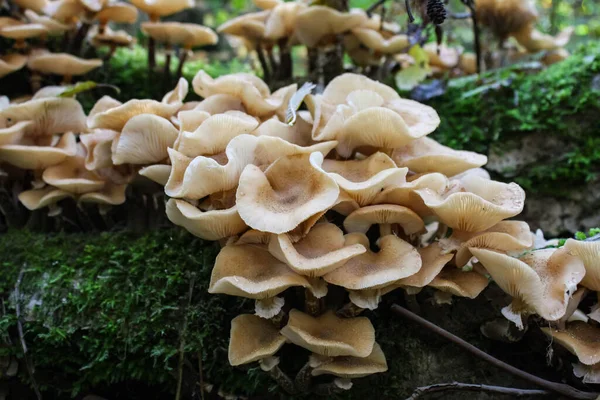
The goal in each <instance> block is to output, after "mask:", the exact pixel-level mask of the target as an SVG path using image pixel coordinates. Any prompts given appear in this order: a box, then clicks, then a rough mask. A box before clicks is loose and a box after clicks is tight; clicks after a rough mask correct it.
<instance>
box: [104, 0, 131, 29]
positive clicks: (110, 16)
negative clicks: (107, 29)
mask: <svg viewBox="0 0 600 400" xmlns="http://www.w3.org/2000/svg"><path fill="white" fill-rule="evenodd" d="M94 19H96V20H98V21H100V23H103V24H106V23H107V22H109V21H112V22H115V23H117V24H133V23H135V22H136V21H137V19H138V10H137V8H135V7H134V6H132V5H131V4H128V3H123V2H116V3H112V4H109V5H107V6H106V7H104V8H102V10H100V11H99V12H97V13H96V14H95V15H94Z"/></svg>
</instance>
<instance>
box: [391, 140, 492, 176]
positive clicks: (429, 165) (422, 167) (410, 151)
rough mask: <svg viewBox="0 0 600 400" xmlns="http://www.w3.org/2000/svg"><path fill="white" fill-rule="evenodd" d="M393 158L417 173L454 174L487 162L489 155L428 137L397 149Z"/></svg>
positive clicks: (398, 163) (397, 162)
mask: <svg viewBox="0 0 600 400" xmlns="http://www.w3.org/2000/svg"><path fill="white" fill-rule="evenodd" d="M392 158H393V159H394V161H395V162H396V164H397V165H401V166H403V167H408V168H409V169H410V170H411V171H413V172H416V173H429V172H439V173H442V174H444V175H446V176H454V175H457V174H460V173H463V172H465V171H467V170H470V169H473V168H478V167H482V166H484V165H485V164H487V157H486V156H484V155H482V154H478V153H473V152H471V151H459V150H454V149H451V148H450V147H446V146H443V145H441V144H439V143H438V142H436V141H435V140H433V139H429V138H427V137H424V138H421V139H417V140H415V141H413V142H411V143H409V144H408V145H406V146H404V147H402V148H399V149H395V150H394V153H393V154H392Z"/></svg>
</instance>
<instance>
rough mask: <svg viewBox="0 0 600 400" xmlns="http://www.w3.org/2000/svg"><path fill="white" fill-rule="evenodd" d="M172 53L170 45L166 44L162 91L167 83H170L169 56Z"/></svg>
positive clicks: (167, 85) (165, 88) (166, 86)
mask: <svg viewBox="0 0 600 400" xmlns="http://www.w3.org/2000/svg"><path fill="white" fill-rule="evenodd" d="M172 55H173V50H172V49H171V46H169V45H167V46H166V47H165V65H164V69H163V91H165V90H167V88H168V87H169V85H170V84H171V57H172Z"/></svg>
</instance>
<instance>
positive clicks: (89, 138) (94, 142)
mask: <svg viewBox="0 0 600 400" xmlns="http://www.w3.org/2000/svg"><path fill="white" fill-rule="evenodd" d="M117 134H118V132H116V131H111V130H108V129H96V130H94V131H93V132H92V133H88V134H86V135H81V136H80V137H79V140H80V141H81V144H82V145H83V147H84V148H85V150H86V157H85V167H86V168H87V169H88V170H89V171H93V170H97V169H101V168H109V167H112V166H113V162H112V149H111V148H112V143H113V140H115V138H116V137H117Z"/></svg>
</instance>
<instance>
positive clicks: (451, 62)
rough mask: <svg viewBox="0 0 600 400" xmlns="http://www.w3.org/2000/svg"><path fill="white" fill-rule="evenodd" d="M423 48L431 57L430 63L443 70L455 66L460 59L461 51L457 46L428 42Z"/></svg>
mask: <svg viewBox="0 0 600 400" xmlns="http://www.w3.org/2000/svg"><path fill="white" fill-rule="evenodd" d="M423 50H424V51H425V52H426V53H427V56H428V57H429V65H430V66H432V67H437V68H439V69H441V70H442V71H445V70H448V69H451V68H454V67H455V66H456V65H458V63H459V60H460V51H458V49H456V48H451V47H447V46H444V45H439V46H438V45H437V44H436V43H427V44H426V45H425V46H423Z"/></svg>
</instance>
